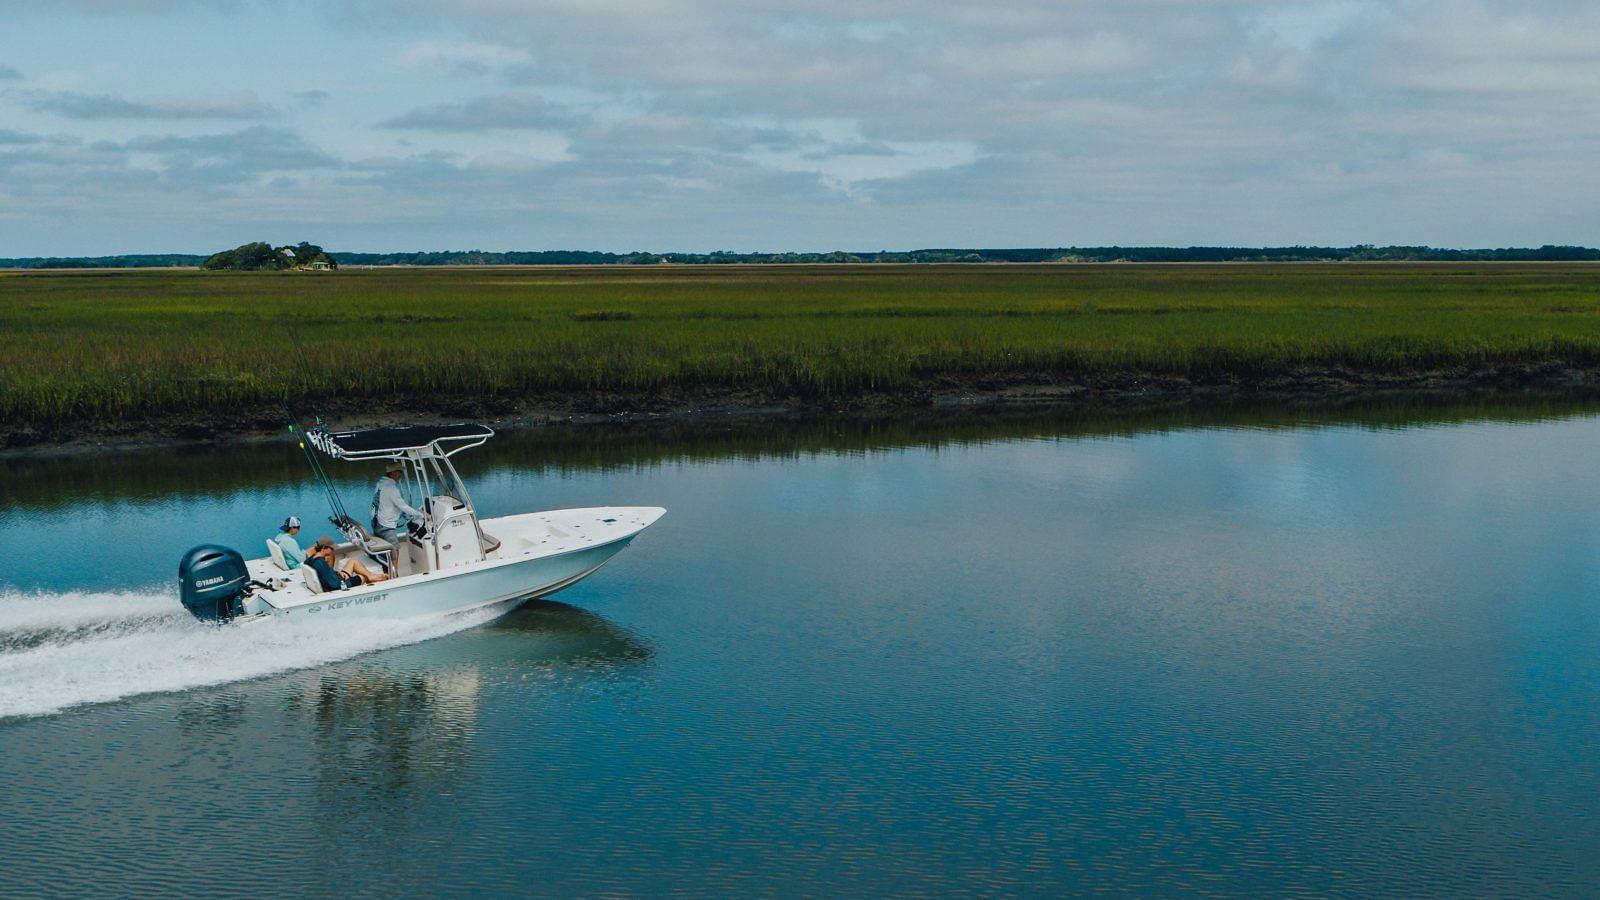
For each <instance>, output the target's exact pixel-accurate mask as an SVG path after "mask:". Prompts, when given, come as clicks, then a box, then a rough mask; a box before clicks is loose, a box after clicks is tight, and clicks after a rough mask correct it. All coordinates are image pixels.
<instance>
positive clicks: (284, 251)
mask: <svg viewBox="0 0 1600 900" xmlns="http://www.w3.org/2000/svg"><path fill="white" fill-rule="evenodd" d="M278 252H279V253H282V254H283V255H284V256H285V257H286V258H288V260H289V264H290V265H293V264H294V251H293V250H290V249H289V248H288V247H280V248H279V249H278Z"/></svg>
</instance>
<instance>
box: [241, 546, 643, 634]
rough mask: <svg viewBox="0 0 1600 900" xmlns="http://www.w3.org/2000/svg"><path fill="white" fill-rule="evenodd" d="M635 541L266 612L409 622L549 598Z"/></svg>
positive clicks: (354, 592)
mask: <svg viewBox="0 0 1600 900" xmlns="http://www.w3.org/2000/svg"><path fill="white" fill-rule="evenodd" d="M632 542H633V537H632V536H630V537H626V538H623V539H621V540H617V541H613V542H611V543H608V544H601V545H599V546H590V547H583V548H580V549H577V550H572V551H569V552H567V553H562V554H558V555H553V556H543V557H534V558H529V559H522V560H511V561H507V562H504V563H500V564H498V565H493V566H490V567H485V568H472V569H466V570H463V571H460V572H441V573H437V574H433V575H427V576H422V577H420V578H417V579H409V578H408V579H403V580H401V581H399V582H396V583H393V584H386V583H379V584H375V585H370V586H367V587H361V588H356V589H353V590H348V591H330V592H328V593H324V594H318V595H316V598H315V599H314V600H313V601H311V602H306V603H298V604H294V605H292V606H285V607H281V608H280V607H276V606H273V605H271V604H270V603H268V604H266V605H265V608H264V609H263V610H262V612H264V613H267V614H270V615H279V616H295V617H296V618H306V617H318V618H335V617H337V618H341V619H342V618H354V617H383V618H409V617H412V616H425V615H436V614H440V613H453V612H464V611H466V610H471V609H477V608H479V607H484V606H493V605H494V604H497V603H506V602H508V601H512V600H531V599H533V598H535V597H548V596H550V595H551V594H554V593H556V592H557V591H560V590H563V589H565V588H568V587H571V586H572V585H574V584H576V583H578V582H579V581H581V580H583V579H584V578H587V577H588V576H589V575H591V574H593V573H594V572H595V571H596V570H597V569H599V568H600V567H601V566H603V565H605V564H606V563H607V562H609V561H610V560H611V558H612V557H613V556H616V555H617V554H618V553H620V552H621V551H622V549H623V548H625V547H627V546H628V544H630V543H632Z"/></svg>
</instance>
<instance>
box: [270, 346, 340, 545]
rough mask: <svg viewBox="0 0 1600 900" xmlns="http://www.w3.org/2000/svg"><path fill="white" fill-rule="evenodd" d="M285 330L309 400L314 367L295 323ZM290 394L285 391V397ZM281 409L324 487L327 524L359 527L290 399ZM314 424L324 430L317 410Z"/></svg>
mask: <svg viewBox="0 0 1600 900" xmlns="http://www.w3.org/2000/svg"><path fill="white" fill-rule="evenodd" d="M283 330H284V332H285V333H286V334H288V335H289V344H290V346H292V347H293V348H294V353H295V356H296V357H297V358H298V359H299V362H300V376H301V383H302V387H301V391H302V394H303V395H304V396H306V397H310V396H312V392H311V364H310V362H309V361H308V360H307V358H306V354H305V350H304V348H302V347H301V346H300V338H299V335H297V334H296V333H295V327H294V322H293V321H292V320H291V321H287V322H285V323H284V329H283ZM287 393H288V392H287V390H286V391H285V394H287ZM279 405H280V406H282V407H283V414H284V416H285V418H287V419H288V420H289V433H290V434H291V435H294V438H295V442H296V443H297V444H299V445H300V451H301V452H302V453H303V454H304V455H305V458H306V464H307V465H309V466H310V467H311V474H312V475H313V476H314V477H315V478H316V479H317V483H318V484H320V485H321V486H322V492H323V494H325V495H326V496H327V499H328V507H329V509H330V510H331V511H332V513H333V515H332V516H330V517H329V518H328V521H329V522H332V523H333V527H335V528H337V529H339V530H340V531H347V530H348V529H349V528H350V527H351V526H354V525H355V524H356V521H355V520H354V519H352V518H350V512H349V510H347V509H345V505H344V500H343V499H342V498H341V497H340V496H339V491H338V490H337V489H336V488H335V487H334V486H333V479H332V478H330V477H329V476H328V472H327V470H326V469H324V468H323V467H322V461H321V460H320V459H318V458H317V453H316V451H315V450H314V449H312V448H311V447H310V446H309V445H308V444H307V443H306V434H305V430H304V429H302V428H301V427H300V418H299V417H298V416H296V415H295V414H294V411H293V410H291V409H290V408H289V401H288V398H287V397H285V398H284V399H283V400H282V401H281V402H280V403H279ZM312 421H313V422H314V425H313V427H314V428H315V429H317V430H321V429H322V428H323V427H324V426H323V421H322V416H321V415H320V414H318V413H317V412H316V411H315V410H313V411H312Z"/></svg>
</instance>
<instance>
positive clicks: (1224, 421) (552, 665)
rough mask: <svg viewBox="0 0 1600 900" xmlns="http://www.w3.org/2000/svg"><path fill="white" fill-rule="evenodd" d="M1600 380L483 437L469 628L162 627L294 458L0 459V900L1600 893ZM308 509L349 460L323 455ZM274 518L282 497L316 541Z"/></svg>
mask: <svg viewBox="0 0 1600 900" xmlns="http://www.w3.org/2000/svg"><path fill="white" fill-rule="evenodd" d="M1597 449H1600V415H1597V413H1596V410H1595V409H1594V408H1588V409H1583V408H1578V409H1562V408H1543V409H1525V410H1486V411H1485V410H1476V411H1474V410H1447V411H1443V412H1433V413H1420V414H1418V413H1409V412H1406V411H1404V410H1380V411H1371V412H1365V413H1360V414H1351V415H1349V416H1346V417H1342V418H1341V417H1340V416H1323V417H1321V418H1319V419H1318V420H1316V421H1306V420H1301V419H1297V418H1295V417H1293V416H1289V415H1273V414H1259V415H1250V414H1235V415H1230V416H1226V417H1220V418H1216V419H1207V418H1205V417H1199V416H1191V417H1177V418H1170V419H1165V420H1161V419H1157V420H1131V419H1124V420H1107V421H1098V422H1097V421H1084V420H1081V419H1075V418H1073V417H1071V416H1069V415H1066V414H1063V413H1058V412H1057V413H1052V412H1026V413H1016V414H1009V415H1007V416H1004V417H999V418H992V417H979V416H960V417H955V418H950V417H943V418H939V419H933V420H920V421H919V420H872V421H861V420H852V421H844V422H819V423H763V424H751V425H739V426H706V427H689V426H683V427H678V428H675V429H671V430H663V429H657V430H646V431H641V430H591V431H589V432H585V433H582V434H580V435H578V436H577V437H573V436H572V435H570V434H568V433H564V432H548V433H545V432H541V433H538V434H536V435H525V436H522V437H507V438H505V439H502V440H499V441H497V442H496V443H495V444H492V445H491V447H489V448H485V449H484V450H482V451H478V452H477V456H476V458H474V459H472V460H471V464H470V466H469V472H468V473H467V474H469V476H470V477H472V478H474V479H475V482H474V483H475V485H476V487H475V494H476V497H477V499H478V500H479V503H480V506H481V507H483V508H484V509H485V511H486V512H487V513H488V514H490V515H501V514H506V513H510V512H513V511H521V510H524V509H527V508H540V507H562V506H587V505H598V504H628V503H638V504H659V505H663V506H666V507H668V508H669V509H670V513H669V514H668V516H667V517H666V518H665V519H663V520H662V521H661V522H660V523H659V524H657V525H656V526H655V527H654V528H652V529H651V530H650V531H648V532H646V533H645V534H644V535H643V537H641V538H640V540H639V541H638V542H637V543H636V544H635V545H634V546H633V547H632V548H631V549H629V550H628V551H627V552H626V553H624V554H623V555H622V556H621V557H619V558H618V559H617V560H616V561H615V562H614V563H613V564H612V565H611V566H610V567H608V568H607V569H605V570H604V571H602V572H601V573H600V574H599V575H597V576H596V577H595V578H593V579H591V580H590V581H588V582H586V583H584V584H582V585H579V586H578V587H576V588H574V589H572V590H570V591H568V592H566V593H564V594H562V595H560V598H559V599H560V600H561V601H562V602H561V603H555V602H539V603H534V604H531V605H528V606H525V607H523V608H522V609H520V610H517V611H514V612H511V613H509V614H507V615H504V616H503V617H501V618H498V619H494V620H492V621H485V620H484V617H481V616H480V617H479V618H477V619H469V620H450V621H443V622H438V621H435V622H420V623H418V622H412V623H392V624H385V625H381V626H379V625H368V626H361V627H360V628H357V629H352V630H347V631H343V632H327V631H320V630H310V631H307V630H297V629H296V628H294V627H291V626H289V625H288V624H287V623H284V624H283V625H281V626H280V625H278V624H270V625H266V626H261V627H260V628H259V629H249V630H242V631H240V632H229V631H226V630H223V631H217V630H207V629H203V628H201V627H199V626H197V625H193V624H191V623H189V622H187V621H185V619H184V618H183V616H181V615H179V614H176V613H175V612H174V610H175V608H176V601H175V599H174V591H173V588H172V587H171V586H170V584H169V581H170V578H171V575H172V572H173V570H174V567H175V565H176V560H177V558H178V555H179V554H180V553H181V552H182V551H183V550H184V549H185V548H187V547H188V546H189V545H191V544H193V543H196V542H198V541H200V540H202V539H207V540H217V541H221V542H223V543H229V544H232V545H234V546H237V547H240V548H241V549H247V550H249V551H252V553H253V552H254V551H255V550H257V549H258V548H259V547H260V542H261V541H262V540H263V539H264V538H265V537H266V536H267V535H268V534H269V532H270V529H271V526H272V524H273V523H274V522H275V521H276V520H277V519H280V518H281V517H282V516H283V515H285V514H287V513H291V512H292V513H297V514H299V515H301V516H302V517H305V518H307V519H312V518H320V516H322V515H323V513H322V512H321V509H320V507H319V504H318V495H317V492H316V491H315V489H314V488H313V486H312V485H311V483H310V482H309V481H308V479H307V478H306V477H305V475H304V474H303V472H302V470H301V468H300V467H299V464H297V462H296V459H295V457H294V456H293V454H292V452H291V448H286V447H284V446H281V445H276V444H269V445H265V446H258V447H251V448H245V449H242V450H233V451H230V452H215V451H185V452H182V453H165V454H149V453H142V454H131V455H117V456H104V457H99V458H93V459H77V460H66V461H57V462H40V461H32V462H29V461H23V460H17V459H11V460H3V461H0V503H3V506H0V533H3V534H4V535H5V540H6V546H5V553H4V556H3V558H0V585H4V587H0V785H3V786H4V789H3V790H0V893H4V894H28V893H34V892H38V891H50V892H71V893H79V892H89V891H93V892H115V893H130V894H164V893H170V892H172V891H183V892H185V893H199V892H202V891H204V892H217V891H223V892H228V893H234V892H263V893H264V892H268V891H274V892H278V893H280V894H286V893H291V892H292V893H294V894H302V895H323V896H326V895H335V894H339V895H343V894H347V893H350V892H352V891H355V892H361V893H389V894H392V893H399V892H402V891H424V892H433V891H439V892H447V893H477V894H480V895H481V894H492V893H501V892H528V893H537V894H584V895H593V894H599V893H633V894H662V893H695V894H701V893H712V892H716V893H736V894H752V893H759V894H809V895H833V894H838V893H845V894H850V895H878V894H882V893H895V894H946V893H952V892H971V893H984V894H1006V893H1022V894H1044V893H1060V892H1064V891H1082V890H1090V889H1110V890H1115V891H1121V892H1127V893H1146V894H1148V893H1151V892H1166V893H1171V892H1184V891H1191V892H1219V893H1240V892H1245V891H1252V892H1272V893H1289V892H1309V891H1319V892H1327V891H1335V892H1352V893H1374V894H1375V893H1386V894H1417V893H1426V892H1454V893H1461V892H1469V893H1478V894H1482V893H1567V894H1590V895H1592V894H1594V893H1595V892H1597V891H1600V854H1597V853H1596V852H1595V848H1596V847H1600V818H1597V816H1596V813H1597V807H1596V804H1597V799H1596V798H1600V752H1597V750H1600V739H1597V738H1600V732H1597V729H1600V480H1597V479H1596V478H1594V477H1592V476H1593V473H1594V469H1595V466H1596V459H1597V458H1600V457H1597V453H1596V450H1597ZM343 471H344V472H345V473H347V474H348V475H349V481H348V483H347V488H348V496H349V497H351V498H361V497H364V496H365V491H366V487H365V485H366V484H367V482H368V479H369V477H370V476H371V474H372V473H370V472H367V471H364V470H361V469H358V468H355V467H348V466H347V467H346V468H345V469H344V470H343ZM315 530H316V529H313V531H315Z"/></svg>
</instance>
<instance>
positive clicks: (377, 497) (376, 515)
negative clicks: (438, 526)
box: [372, 462, 426, 546]
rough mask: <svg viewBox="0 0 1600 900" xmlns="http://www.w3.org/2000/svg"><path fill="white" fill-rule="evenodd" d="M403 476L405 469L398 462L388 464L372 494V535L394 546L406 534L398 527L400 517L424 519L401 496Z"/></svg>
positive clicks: (414, 519) (419, 512) (413, 519)
mask: <svg viewBox="0 0 1600 900" xmlns="http://www.w3.org/2000/svg"><path fill="white" fill-rule="evenodd" d="M404 474H405V469H404V467H402V466H401V465H400V463H399V462H392V463H390V464H389V468H387V469H385V470H384V472H383V475H382V477H380V478H379V479H378V486H377V488H376V489H375V490H374V491H373V492H372V533H373V534H375V535H377V536H378V537H381V538H383V539H384V540H386V541H388V542H389V543H391V544H394V545H396V546H399V544H400V541H401V540H402V539H403V538H404V537H405V534H406V532H405V529H404V528H401V527H400V517H401V516H402V515H403V516H405V517H406V518H407V519H409V520H411V521H418V522H420V521H421V520H423V519H424V518H426V516H425V515H423V513H422V511H421V510H419V509H416V508H415V507H413V506H411V504H409V503H407V502H406V498H405V497H403V496H401V494H400V478H401V476H403V475H404Z"/></svg>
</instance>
